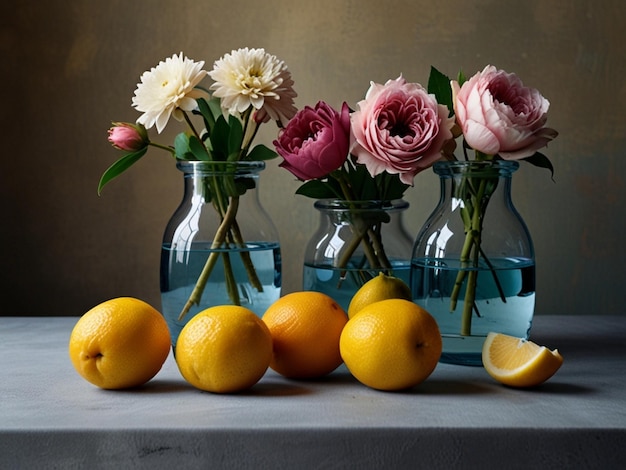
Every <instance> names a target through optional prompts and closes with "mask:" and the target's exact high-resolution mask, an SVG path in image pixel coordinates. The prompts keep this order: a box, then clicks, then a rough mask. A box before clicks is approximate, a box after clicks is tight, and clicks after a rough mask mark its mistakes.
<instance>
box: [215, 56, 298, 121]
mask: <svg viewBox="0 0 626 470" xmlns="http://www.w3.org/2000/svg"><path fill="white" fill-rule="evenodd" d="M209 75H210V76H211V78H212V79H213V80H214V81H215V83H214V84H213V85H211V87H210V88H211V89H212V90H215V92H214V93H213V96H216V97H218V98H220V99H221V106H222V109H224V110H225V111H226V112H228V113H229V114H231V115H233V116H240V115H241V114H242V113H244V112H245V111H247V110H248V109H249V108H250V107H253V108H254V109H256V111H257V116H256V118H255V119H256V121H257V122H261V121H268V120H269V119H273V120H274V121H280V122H281V124H282V125H286V124H287V122H288V121H289V119H291V118H292V117H293V116H294V115H295V114H296V112H297V109H296V107H295V106H294V101H293V100H294V98H295V97H296V96H297V94H296V92H295V91H294V90H293V80H292V78H291V73H290V72H289V70H288V69H287V66H286V65H285V63H284V62H283V61H281V60H278V59H277V58H276V56H273V55H271V54H268V53H266V52H265V49H248V48H247V47H246V48H243V49H239V50H236V51H232V52H231V53H230V54H225V55H224V56H223V57H222V58H221V59H219V60H217V61H216V62H215V64H214V66H213V70H212V71H210V72H209Z"/></svg>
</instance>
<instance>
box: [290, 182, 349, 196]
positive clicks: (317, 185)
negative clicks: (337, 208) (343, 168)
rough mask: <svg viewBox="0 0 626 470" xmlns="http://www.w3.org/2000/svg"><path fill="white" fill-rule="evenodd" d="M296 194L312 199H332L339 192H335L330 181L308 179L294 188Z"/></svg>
mask: <svg viewBox="0 0 626 470" xmlns="http://www.w3.org/2000/svg"><path fill="white" fill-rule="evenodd" d="M333 181H334V180H333ZM296 194H300V195H302V196H306V197H310V198H313V199H334V198H336V197H338V194H340V193H337V192H336V190H334V189H333V185H332V183H331V182H330V181H326V182H324V181H321V180H310V181H307V182H306V183H304V184H302V186H300V187H299V188H298V189H297V190H296Z"/></svg>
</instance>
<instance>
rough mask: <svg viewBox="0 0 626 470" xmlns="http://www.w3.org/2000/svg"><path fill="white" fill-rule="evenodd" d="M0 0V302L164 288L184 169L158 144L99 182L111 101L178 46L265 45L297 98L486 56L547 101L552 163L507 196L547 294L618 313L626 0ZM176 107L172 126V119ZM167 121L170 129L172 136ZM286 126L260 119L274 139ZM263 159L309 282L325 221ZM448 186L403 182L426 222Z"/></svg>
mask: <svg viewBox="0 0 626 470" xmlns="http://www.w3.org/2000/svg"><path fill="white" fill-rule="evenodd" d="M382 5H383V2H380V1H370V0H361V1H357V0H317V1H315V2H312V1H308V0H307V1H304V0H283V1H281V0H266V1H264V2H251V1H246V0H228V1H226V0H212V1H194V0H176V1H167V0H153V1H147V0H137V1H133V2H128V1H122V0H109V1H106V2H103V1H97V2H94V1H89V0H73V1H71V2H68V1H60V0H49V1H47V2H39V1H34V0H20V1H17V0H5V1H4V2H3V3H2V6H0V18H1V19H0V49H1V52H2V61H1V62H0V64H1V65H0V67H2V69H1V74H0V77H1V78H0V80H2V82H1V83H2V87H0V93H1V95H0V97H1V99H2V101H1V103H2V106H1V108H0V119H1V121H0V124H1V125H0V129H1V130H0V132H1V135H2V137H3V144H4V145H3V147H4V163H3V165H2V167H1V168H2V169H1V170H0V191H1V197H0V205H1V206H0V208H1V211H2V220H3V221H2V224H1V227H0V257H1V258H0V259H1V260H2V264H1V267H2V284H1V286H2V287H1V289H2V291H1V293H2V301H1V302H0V314H2V315H10V314H30V315H79V314H82V313H83V312H84V311H85V310H87V309H88V308H90V307H91V306H93V305H95V304H96V303H99V302H101V301H103V300H106V299H108V298H111V297H116V296H121V295H132V296H136V297H140V298H143V299H145V300H147V301H149V302H151V303H153V304H155V305H157V306H158V305H159V302H160V301H159V286H158V268H159V250H160V243H161V237H162V231H163V229H164V227H165V224H166V222H167V220H168V218H169V216H170V214H171V213H172V211H173V210H174V208H175V207H176V206H177V204H178V202H179V200H180V195H181V189H182V188H181V185H182V178H181V176H180V174H179V173H178V172H177V170H176V169H175V168H174V166H173V163H172V162H171V161H169V160H168V157H167V156H166V155H165V154H159V153H158V152H153V153H151V154H150V155H149V156H148V157H146V158H145V159H144V160H142V161H141V162H140V163H139V164H137V165H136V167H134V168H133V169H132V170H131V171H130V172H129V173H127V174H125V175H123V176H122V177H121V178H120V179H119V180H117V181H116V182H114V183H112V184H111V185H110V186H108V187H107V188H106V190H105V192H104V194H103V195H102V196H101V197H98V196H97V195H96V186H97V182H98V179H99V177H100V174H101V173H102V171H103V170H104V169H105V168H107V167H108V166H109V165H110V164H111V163H112V162H113V160H114V159H115V158H117V157H118V156H119V155H118V154H117V153H116V152H115V151H113V150H112V149H111V148H110V146H109V144H108V143H107V141H106V129H107V128H108V126H109V123H110V121H111V120H127V121H133V120H135V119H136V117H137V114H136V112H134V111H133V110H132V108H131V107H130V100H131V96H132V94H133V91H134V89H135V84H136V83H137V81H138V78H139V76H140V74H141V73H142V72H143V71H144V70H146V69H149V68H150V67H152V66H154V65H156V64H157V63H158V62H159V61H160V60H161V59H163V58H165V57H168V56H171V55H172V54H173V53H176V52H180V51H184V52H185V54H186V55H188V56H189V57H192V58H194V59H196V60H205V61H206V62H207V64H208V65H207V66H208V67H210V66H211V64H212V62H213V61H214V60H215V59H217V58H219V57H220V56H221V55H222V54H224V53H225V52H229V51H230V50H231V49H233V48H238V47H243V46H249V47H265V48H266V49H267V50H268V51H270V52H271V53H273V54H276V55H277V56H278V57H280V58H281V59H283V60H285V62H287V64H288V65H289V67H290V69H291V71H292V74H293V76H294V79H295V81H296V88H297V91H298V93H299V97H298V99H297V101H296V104H297V105H298V107H301V106H304V105H306V104H314V103H315V102H316V101H317V100H320V99H324V100H326V101H328V102H329V103H331V104H333V105H336V106H339V105H340V103H341V102H342V101H344V100H345V101H347V102H348V103H349V104H351V105H353V106H354V104H355V103H356V102H357V101H358V100H359V99H361V98H362V97H363V95H364V93H365V91H366V90H367V88H368V86H369V82H370V80H374V81H377V82H384V81H386V80H387V79H389V78H396V77H397V76H398V75H399V74H400V73H402V74H404V76H405V77H406V78H407V79H408V80H410V81H418V82H421V83H424V84H425V83H426V80H427V77H428V72H429V67H430V65H431V64H432V65H434V66H436V67H437V68H439V69H440V70H442V71H444V72H446V73H448V74H449V75H454V74H456V72H457V71H458V69H459V68H463V70H464V71H466V73H467V74H472V73H474V72H475V71H477V70H478V69H481V68H482V67H483V66H484V65H485V64H487V63H492V64H494V65H496V66H498V67H499V68H504V69H506V70H508V71H512V72H516V73H518V74H519V75H520V76H521V77H522V78H523V80H524V81H525V82H526V83H527V84H529V85H532V86H535V87H537V88H539V90H540V91H541V92H542V93H543V94H544V95H545V96H546V97H547V98H548V99H549V100H550V102H551V104H552V108H551V112H550V118H549V124H550V127H554V128H556V129H558V130H559V131H560V134H561V135H560V136H559V138H558V139H557V140H556V141H554V142H553V143H552V144H551V145H550V147H549V148H548V149H547V151H546V153H547V154H548V155H549V156H550V157H551V159H552V161H553V163H554V165H555V167H556V183H552V182H551V181H550V178H549V176H548V174H547V173H546V172H545V171H541V170H539V169H536V168H532V167H530V166H524V167H523V168H522V169H521V170H520V171H519V172H518V173H517V174H516V177H515V181H514V200H515V202H516V205H517V208H518V210H519V211H520V212H521V213H522V215H523V216H524V218H525V220H526V222H527V224H528V226H529V228H530V230H531V231H532V234H533V238H534V241H535V247H536V252H537V262H538V296H537V299H538V300H537V312H538V313H539V314H545V313H559V314H560V313H568V314H569V313H576V314H585V313H611V314H621V313H626V312H624V310H623V308H622V305H621V304H622V297H623V292H622V290H621V289H623V281H624V279H626V277H625V276H624V274H623V272H622V269H623V267H624V265H625V264H626V255H625V254H624V248H623V242H622V240H623V238H624V237H623V235H624V233H625V225H624V213H623V207H624V203H625V202H626V201H625V194H626V188H625V181H624V178H625V175H626V172H625V171H624V170H625V169H626V163H625V161H626V159H624V156H623V149H624V143H625V140H626V139H625V133H624V119H625V118H626V113H625V112H624V109H626V85H625V84H624V83H625V82H624V80H623V77H624V76H626V62H625V61H624V58H623V52H622V51H623V45H624V42H625V41H626V6H625V5H626V4H624V3H623V2H622V1H621V0H604V1H600V2H596V1H590V0H554V1H550V2H546V1H543V0H528V1H525V2H518V1H514V0H476V1H470V2H460V1H452V0H441V1H438V2H433V1H428V2H427V1H423V0H389V1H387V2H384V6H382ZM174 127H175V126H174ZM174 131H177V130H175V129H172V131H171V134H166V136H165V137H164V139H165V140H166V142H168V141H169V138H170V137H171V136H173V134H174ZM274 136H275V129H274V128H272V126H267V127H266V128H265V129H264V130H263V133H262V135H261V138H262V139H263V141H265V143H267V144H271V141H272V139H273V138H274ZM277 163H278V162H276V161H274V162H271V163H270V164H269V168H268V169H267V170H266V171H265V173H264V175H263V182H262V191H263V194H262V199H263V202H264V204H265V206H266V208H267V209H268V211H269V212H270V214H271V215H272V217H273V219H274V221H275V222H276V224H277V225H278V226H279V230H280V234H281V242H282V246H283V259H284V268H285V276H284V279H285V283H284V288H285V291H286V292H290V291H293V290H297V289H298V288H299V283H300V277H301V273H300V271H301V262H302V252H303V245H304V244H305V243H306V241H307V239H308V237H309V235H310V233H311V232H312V231H313V229H314V227H315V225H316V223H317V214H315V211H314V210H313V208H312V201H311V200H307V199H305V198H303V197H301V196H294V195H293V193H294V190H295V189H296V187H297V186H298V183H297V182H296V181H294V180H293V177H291V175H290V174H288V173H287V172H286V171H284V170H282V169H280V168H278V167H277ZM437 197H438V182H437V179H436V177H435V175H434V174H433V173H432V172H430V171H429V172H426V173H423V174H421V175H420V176H419V177H418V178H417V179H416V186H415V187H414V188H412V189H410V190H409V192H408V193H407V197H406V199H407V200H409V201H410V203H411V208H410V209H409V214H408V216H407V218H406V225H407V227H408V229H409V231H410V232H411V233H413V234H414V233H416V232H417V230H418V228H419V227H420V225H421V223H422V222H423V220H424V219H425V217H426V216H427V215H428V214H429V213H430V211H431V210H432V208H433V207H434V204H435V202H436V200H437Z"/></svg>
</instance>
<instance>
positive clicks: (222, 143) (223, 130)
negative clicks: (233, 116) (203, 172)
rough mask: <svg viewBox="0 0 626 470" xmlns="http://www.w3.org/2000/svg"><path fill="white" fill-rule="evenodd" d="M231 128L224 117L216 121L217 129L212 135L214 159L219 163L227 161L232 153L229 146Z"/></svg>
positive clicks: (215, 128) (214, 129)
mask: <svg viewBox="0 0 626 470" xmlns="http://www.w3.org/2000/svg"><path fill="white" fill-rule="evenodd" d="M229 132H230V126H229V125H228V123H227V122H226V119H225V118H224V116H220V117H218V118H217V120H216V121H215V127H214V128H213V132H212V133H211V138H210V139H211V146H212V148H213V157H214V159H215V160H217V161H226V160H227V158H228V155H229V154H230V151H229V149H228V146H229Z"/></svg>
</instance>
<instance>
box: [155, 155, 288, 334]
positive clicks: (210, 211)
mask: <svg viewBox="0 0 626 470" xmlns="http://www.w3.org/2000/svg"><path fill="white" fill-rule="evenodd" d="M176 166H177V168H178V169H179V170H180V171H181V172H182V173H183V177H184V193H183V199H182V202H181V203H180V205H179V207H178V208H177V209H176V211H175V212H174V214H173V215H172V217H171V219H170V221H169V223H168V224H167V227H166V229H165V233H164V236H163V246H162V250H161V301H162V312H163V315H164V316H165V318H166V320H167V322H168V325H169V327H170V332H171V335H172V344H174V345H175V343H176V339H177V338H178V334H179V333H180V330H181V329H182V328H183V326H184V325H185V324H186V323H187V322H188V321H189V319H191V318H192V317H193V316H194V315H195V314H197V313H198V312H200V311H202V310H204V309H206V308H208V307H211V306H214V305H226V304H231V305H241V306H244V307H246V308H249V309H250V310H252V311H253V312H255V313H256V314H257V315H258V316H262V315H263V313H264V312H265V310H266V309H267V307H269V305H271V304H272V303H273V302H274V301H275V300H277V299H278V298H279V297H280V290H281V256H280V244H279V240H278V232H277V230H276V227H275V226H274V224H273V223H272V220H271V219H270V217H269V215H268V214H267V212H266V211H265V210H264V209H263V207H262V206H261V203H260V200H259V193H258V191H259V178H260V173H261V171H262V170H263V169H264V168H265V163H263V162H235V163H227V162H202V161H179V162H177V164H176ZM231 217H232V219H231ZM225 220H232V221H233V222H232V224H229V223H224V221H225ZM203 279H204V280H203ZM199 280H200V281H199ZM192 295H196V299H195V300H196V301H197V303H196V302H194V301H192V300H190V297H191V296H192ZM186 308H189V310H188V311H186V312H185V311H184V310H185V309H186Z"/></svg>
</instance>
